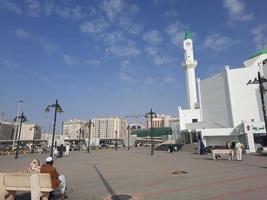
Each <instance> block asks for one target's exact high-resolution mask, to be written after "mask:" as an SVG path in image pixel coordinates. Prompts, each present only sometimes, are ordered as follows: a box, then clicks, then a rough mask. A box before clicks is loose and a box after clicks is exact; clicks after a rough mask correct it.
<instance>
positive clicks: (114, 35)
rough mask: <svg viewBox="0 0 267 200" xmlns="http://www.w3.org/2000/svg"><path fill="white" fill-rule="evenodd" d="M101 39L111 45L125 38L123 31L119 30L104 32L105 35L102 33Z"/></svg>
mask: <svg viewBox="0 0 267 200" xmlns="http://www.w3.org/2000/svg"><path fill="white" fill-rule="evenodd" d="M103 39H104V40H105V42H107V43H108V44H111V45H114V44H116V43H119V42H121V41H123V40H125V38H124V36H123V33H122V32H120V31H115V32H111V33H106V34H105V35H103Z"/></svg>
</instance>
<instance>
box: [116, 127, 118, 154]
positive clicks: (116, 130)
mask: <svg viewBox="0 0 267 200" xmlns="http://www.w3.org/2000/svg"><path fill="white" fill-rule="evenodd" d="M115 150H116V151H117V150H118V131H117V130H116V131H115Z"/></svg>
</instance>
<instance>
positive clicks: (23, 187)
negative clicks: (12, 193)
mask: <svg viewBox="0 0 267 200" xmlns="http://www.w3.org/2000/svg"><path fill="white" fill-rule="evenodd" d="M32 175H33V174H30V173H0V176H2V177H3V184H4V187H5V188H6V190H16V191H30V190H31V176H32ZM36 176H38V179H37V180H38V182H39V186H40V190H41V191H46V190H49V191H51V188H52V185H51V178H50V174H36ZM37 184H38V183H37Z"/></svg>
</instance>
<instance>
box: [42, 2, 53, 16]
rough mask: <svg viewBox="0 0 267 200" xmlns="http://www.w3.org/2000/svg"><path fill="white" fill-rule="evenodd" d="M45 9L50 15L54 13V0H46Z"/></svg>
mask: <svg viewBox="0 0 267 200" xmlns="http://www.w3.org/2000/svg"><path fill="white" fill-rule="evenodd" d="M44 10H45V13H46V14H47V15H50V14H52V13H53V10H54V2H53V0H45V2H44Z"/></svg>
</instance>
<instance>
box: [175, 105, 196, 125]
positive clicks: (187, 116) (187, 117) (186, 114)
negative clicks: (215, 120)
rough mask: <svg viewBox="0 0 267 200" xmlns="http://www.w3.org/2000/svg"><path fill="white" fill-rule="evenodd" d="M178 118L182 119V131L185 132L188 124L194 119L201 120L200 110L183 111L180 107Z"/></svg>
mask: <svg viewBox="0 0 267 200" xmlns="http://www.w3.org/2000/svg"><path fill="white" fill-rule="evenodd" d="M178 117H179V119H180V130H184V129H186V127H185V126H186V124H188V123H192V122H193V119H197V121H200V120H201V117H200V109H187V110H182V108H181V107H178Z"/></svg>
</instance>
